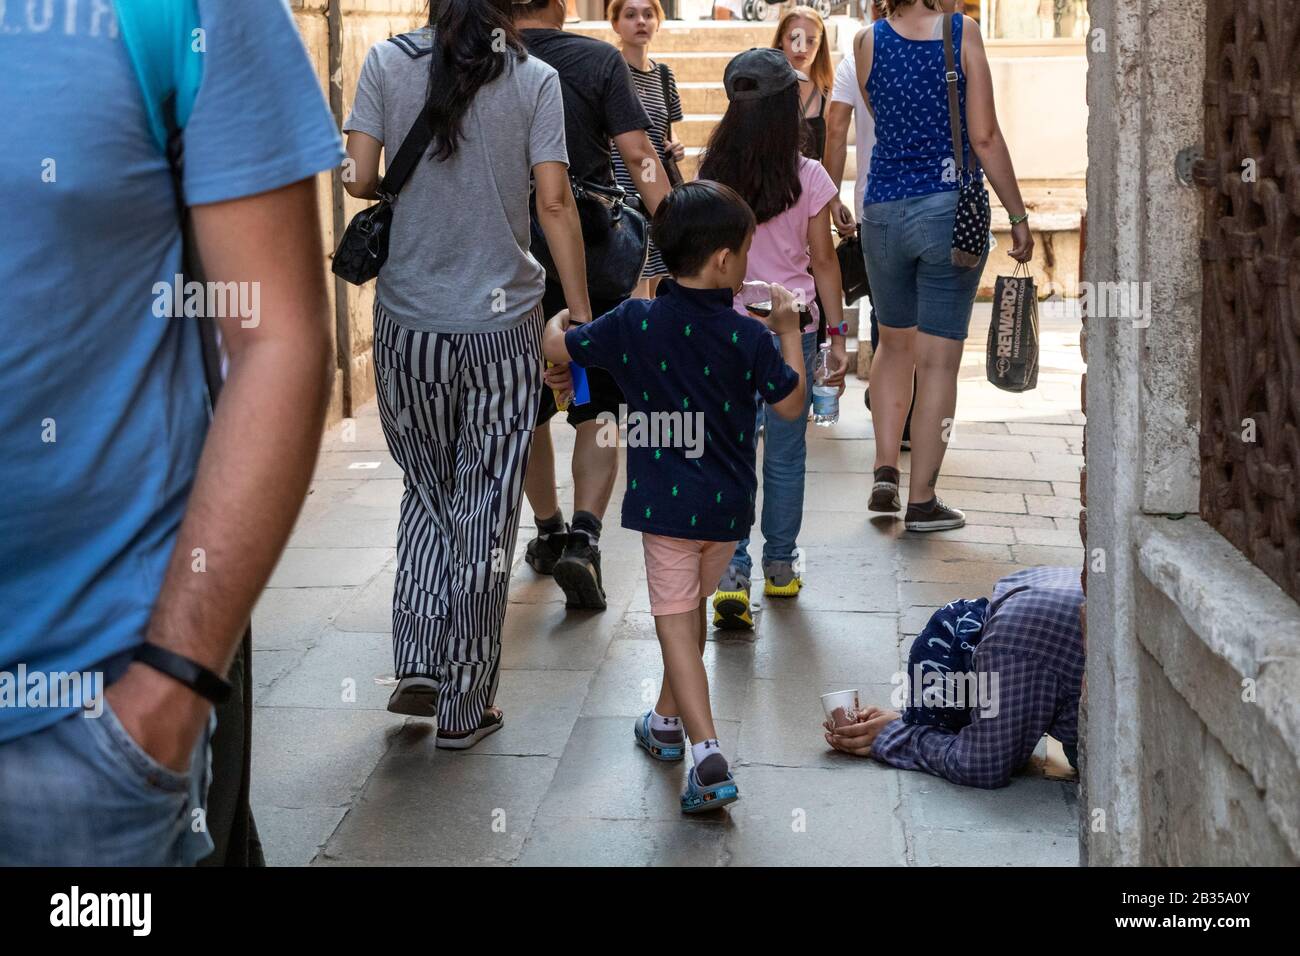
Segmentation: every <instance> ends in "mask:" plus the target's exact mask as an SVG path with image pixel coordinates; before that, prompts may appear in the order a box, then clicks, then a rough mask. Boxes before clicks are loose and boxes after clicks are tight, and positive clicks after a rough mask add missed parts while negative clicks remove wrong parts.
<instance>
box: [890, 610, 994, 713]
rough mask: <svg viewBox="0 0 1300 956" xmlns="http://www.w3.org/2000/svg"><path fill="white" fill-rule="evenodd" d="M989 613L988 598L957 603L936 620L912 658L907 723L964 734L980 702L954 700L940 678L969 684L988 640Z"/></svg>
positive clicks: (916, 643)
mask: <svg viewBox="0 0 1300 956" xmlns="http://www.w3.org/2000/svg"><path fill="white" fill-rule="evenodd" d="M988 613H989V600H988V598H979V599H978V600H975V601H967V600H960V601H953V602H951V603H949V604H945V605H944V606H943V607H941V608H939V610H937V611H935V612H934V614H933V615H931V616H930V620H929V622H928V623H927V624H926V625H925V630H923V631H922V632H921V633H920V634H918V635H916V640H914V641H913V642H912V649H911V651H909V652H908V655H907V685H908V692H907V706H906V707H905V708H904V709H903V723H905V724H925V725H928V726H938V727H947V728H948V729H949V730H961V728H963V727H965V726H966V725H967V724H969V723H970V712H971V709H973V708H974V707H975V706H976V702H975V701H973V700H964V701H958V700H953V699H951V696H950V695H949V694H948V693H946V692H945V691H946V685H945V684H944V683H942V681H941V680H940V679H947V678H948V677H949V676H952V677H957V678H961V679H962V680H964V679H965V677H966V675H968V674H970V673H971V670H972V665H973V661H974V657H975V646H976V645H977V644H978V643H979V641H980V638H981V637H983V636H984V622H985V620H987V619H988ZM928 675H933V676H928ZM918 683H919V684H920V686H919V687H918V686H917V684H918Z"/></svg>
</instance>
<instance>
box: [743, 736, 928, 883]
mask: <svg viewBox="0 0 1300 956" xmlns="http://www.w3.org/2000/svg"><path fill="white" fill-rule="evenodd" d="M847 759H849V760H856V763H854V764H849V765H845V766H843V767H839V768H836V769H834V770H821V769H788V768H778V767H744V768H741V769H740V770H738V771H737V774H736V782H737V784H738V786H739V788H740V800H739V801H738V802H737V803H735V804H732V806H731V808H730V811H729V812H730V816H731V821H732V825H731V827H729V828H728V830H727V832H726V835H725V837H724V841H723V843H724V849H725V855H724V860H725V862H726V863H727V864H729V865H731V866H901V865H903V864H904V863H905V862H906V856H905V841H904V838H903V828H902V825H901V824H900V823H899V821H898V819H897V817H896V815H895V807H896V805H897V803H898V790H897V782H896V780H895V775H894V773H892V772H891V771H889V770H887V769H885V768H883V767H881V766H880V765H878V764H875V765H873V762H872V761H870V760H865V759H861V758H847ZM846 794H852V798H851V799H845V795H846Z"/></svg>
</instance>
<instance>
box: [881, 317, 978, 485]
mask: <svg viewBox="0 0 1300 956" xmlns="http://www.w3.org/2000/svg"><path fill="white" fill-rule="evenodd" d="M916 338H917V332H916V329H891V328H889V327H888V326H885V325H882V326H880V345H879V347H877V349H876V353H875V355H874V356H873V357H872V359H871V422H872V425H873V427H874V429H875V433H876V464H875V467H876V468H881V467H884V466H886V465H888V466H889V467H890V468H897V467H898V453H899V446H900V444H901V443H902V441H903V425H904V423H906V421H907V409H908V407H909V406H910V405H911V404H912V373H913V371H914V369H915V368H916ZM926 338H933V336H926ZM957 344H958V345H960V344H961V343H960V342H959V343H957ZM957 356H958V360H960V358H961V350H960V349H958V352H957ZM921 388H922V389H923V388H924V385H922V386H921ZM917 406H918V410H919V406H920V401H919V400H918V402H917ZM948 414H950V415H951V414H952V411H951V409H950V410H949V412H948ZM916 425H917V418H916V415H915V413H914V414H913V416H912V440H913V445H912V447H913V449H915V448H916V444H915V442H916ZM940 457H942V455H941V456H940ZM916 473H917V467H916V452H915V450H914V451H913V453H912V475H913V477H915V475H916ZM927 478H928V476H927ZM920 500H925V499H924V498H922V499H920Z"/></svg>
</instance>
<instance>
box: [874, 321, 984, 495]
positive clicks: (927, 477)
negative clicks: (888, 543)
mask: <svg viewBox="0 0 1300 956" xmlns="http://www.w3.org/2000/svg"><path fill="white" fill-rule="evenodd" d="M962 345H963V343H961V342H958V341H956V340H954V339H945V338H941V337H940V336H937V335H926V334H925V333H924V332H921V333H918V334H917V336H916V391H917V395H916V410H915V411H913V412H912V474H911V478H910V483H909V486H908V501H909V502H923V501H929V500H930V499H931V498H933V497H934V486H935V483H936V482H937V481H938V480H939V467H940V466H941V465H942V464H943V455H944V452H946V451H947V450H948V439H949V438H951V437H952V425H953V413H954V412H955V411H956V410H957V372H958V370H959V369H960V368H961V353H962ZM872 405H873V406H874V405H875V402H874V401H873V402H872ZM874 410H875V409H874V407H873V409H872V411H873V412H874ZM906 413H907V406H906V405H903V414H906ZM900 434H901V433H900ZM878 447H879V446H877V448H878ZM895 447H897V446H895Z"/></svg>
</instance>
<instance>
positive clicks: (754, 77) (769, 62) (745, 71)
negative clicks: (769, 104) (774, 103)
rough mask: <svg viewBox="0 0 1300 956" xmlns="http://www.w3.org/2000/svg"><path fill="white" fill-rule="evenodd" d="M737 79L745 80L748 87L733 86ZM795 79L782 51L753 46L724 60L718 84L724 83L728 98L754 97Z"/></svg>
mask: <svg viewBox="0 0 1300 956" xmlns="http://www.w3.org/2000/svg"><path fill="white" fill-rule="evenodd" d="M737 80H749V81H750V82H751V83H752V84H753V88H752V89H748V90H737V89H736V81H737ZM798 82H799V77H798V75H797V74H796V73H795V72H794V67H792V66H791V65H790V61H789V60H787V59H786V58H785V54H784V53H782V52H781V51H780V50H775V49H773V48H772V47H753V48H751V49H748V50H746V51H745V52H744V53H738V54H736V55H735V56H734V57H732V58H731V62H730V63H728V64H727V70H726V72H725V73H723V75H722V85H723V86H724V87H726V90H727V99H728V100H733V101H734V100H758V99H762V98H763V97H765V96H771V95H772V94H773V93H780V92H781V91H782V90H784V89H786V88H788V87H790V86H793V85H794V84H796V83H798Z"/></svg>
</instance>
